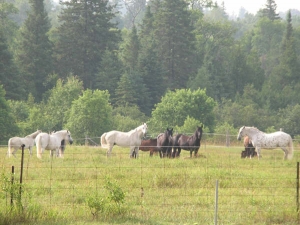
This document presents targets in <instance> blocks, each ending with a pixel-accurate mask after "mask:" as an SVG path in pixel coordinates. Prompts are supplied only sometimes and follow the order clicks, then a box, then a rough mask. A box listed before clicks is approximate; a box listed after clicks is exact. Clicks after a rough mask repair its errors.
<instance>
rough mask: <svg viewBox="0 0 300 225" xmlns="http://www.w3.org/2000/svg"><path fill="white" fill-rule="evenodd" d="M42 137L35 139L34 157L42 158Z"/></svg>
mask: <svg viewBox="0 0 300 225" xmlns="http://www.w3.org/2000/svg"><path fill="white" fill-rule="evenodd" d="M42 138H43V137H42V136H40V135H38V136H37V137H36V139H35V144H36V156H37V157H38V158H42Z"/></svg>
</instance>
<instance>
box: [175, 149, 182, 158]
mask: <svg viewBox="0 0 300 225" xmlns="http://www.w3.org/2000/svg"><path fill="white" fill-rule="evenodd" d="M180 153H181V148H180V147H178V151H177V153H176V157H180Z"/></svg>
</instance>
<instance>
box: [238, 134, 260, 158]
mask: <svg viewBox="0 0 300 225" xmlns="http://www.w3.org/2000/svg"><path fill="white" fill-rule="evenodd" d="M244 147H245V150H244V151H242V153H241V158H248V157H249V158H250V159H251V158H252V157H254V156H257V152H256V151H255V148H254V146H253V144H252V142H251V140H250V138H249V137H248V136H245V137H244Z"/></svg>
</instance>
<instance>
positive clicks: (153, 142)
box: [139, 138, 157, 151]
mask: <svg viewBox="0 0 300 225" xmlns="http://www.w3.org/2000/svg"><path fill="white" fill-rule="evenodd" d="M139 149H140V150H142V151H151V150H156V149H157V139H156V138H153V139H147V140H142V142H141V145H140V147H139Z"/></svg>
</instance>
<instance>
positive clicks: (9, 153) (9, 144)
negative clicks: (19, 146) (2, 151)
mask: <svg viewBox="0 0 300 225" xmlns="http://www.w3.org/2000/svg"><path fill="white" fill-rule="evenodd" d="M11 142H12V138H10V139H9V140H8V151H7V155H8V157H11V154H12V152H11V150H12V149H11V147H12V146H11V145H12V143H11Z"/></svg>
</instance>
